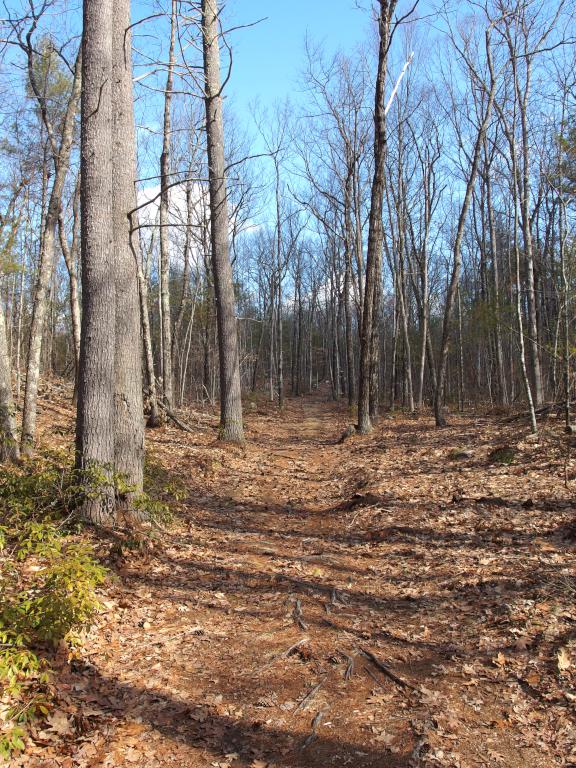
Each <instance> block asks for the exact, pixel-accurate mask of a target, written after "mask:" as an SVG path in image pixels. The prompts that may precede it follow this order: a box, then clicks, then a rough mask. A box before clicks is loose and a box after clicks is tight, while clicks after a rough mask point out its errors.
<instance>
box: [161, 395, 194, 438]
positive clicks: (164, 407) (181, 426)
mask: <svg viewBox="0 0 576 768" xmlns="http://www.w3.org/2000/svg"><path fill="white" fill-rule="evenodd" d="M157 405H158V406H159V407H160V408H161V409H162V410H163V411H164V413H165V414H166V416H167V417H168V418H169V419H170V420H171V421H173V422H174V424H176V426H177V427H178V428H179V429H182V430H183V431H184V432H190V433H191V434H195V432H196V430H194V429H192V427H191V426H189V425H188V424H186V423H185V422H184V421H182V419H180V418H178V416H176V414H175V413H174V411H171V410H170V408H168V406H167V405H165V404H164V403H163V402H162V401H161V400H158V403H157Z"/></svg>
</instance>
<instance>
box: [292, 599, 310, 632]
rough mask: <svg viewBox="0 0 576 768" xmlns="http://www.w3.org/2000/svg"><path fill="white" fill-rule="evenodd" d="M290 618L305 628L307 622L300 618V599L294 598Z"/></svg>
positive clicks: (306, 627) (301, 627)
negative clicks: (294, 601)
mask: <svg viewBox="0 0 576 768" xmlns="http://www.w3.org/2000/svg"><path fill="white" fill-rule="evenodd" d="M292 618H293V619H294V621H295V622H296V624H298V626H299V627H300V629H304V630H307V629H308V624H306V622H305V621H304V619H303V618H302V603H301V602H300V600H296V603H295V604H294V610H293V611H292Z"/></svg>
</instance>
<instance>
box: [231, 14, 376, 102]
mask: <svg viewBox="0 0 576 768" xmlns="http://www.w3.org/2000/svg"><path fill="white" fill-rule="evenodd" d="M361 5H363V6H364V10H361V9H359V8H358V7H357V5H356V2H355V0H228V3H227V7H226V13H227V17H228V18H229V19H230V22H231V23H232V24H234V25H236V24H248V23H251V22H254V21H257V20H258V19H261V18H263V17H266V20H265V21H262V22H261V23H260V24H258V25H256V26H255V27H250V28H248V29H242V30H238V31H236V32H234V33H233V35H231V36H230V41H231V43H232V46H233V50H234V70H233V73H232V79H231V81H230V83H229V85H228V89H227V94H228V97H229V98H230V99H231V100H232V102H233V105H234V110H235V112H238V113H240V114H241V115H243V116H244V117H248V116H249V111H250V105H251V104H252V103H254V102H255V101H257V100H258V101H260V103H261V104H262V106H267V107H269V106H271V105H273V104H274V102H276V101H284V100H285V98H286V97H287V96H292V95H293V94H294V92H295V90H296V89H297V88H298V78H299V74H300V72H301V70H302V67H303V64H304V39H305V37H306V35H308V37H309V38H310V40H311V41H312V42H313V43H316V44H317V43H322V44H323V45H324V46H325V48H326V51H327V52H334V51H336V50H337V49H339V48H342V49H344V50H346V51H347V52H352V51H353V50H354V48H355V46H356V45H357V44H358V43H361V42H363V41H366V40H368V34H369V29H370V10H369V9H370V5H371V3H370V2H369V0H368V1H367V0H364V2H362V3H361Z"/></svg>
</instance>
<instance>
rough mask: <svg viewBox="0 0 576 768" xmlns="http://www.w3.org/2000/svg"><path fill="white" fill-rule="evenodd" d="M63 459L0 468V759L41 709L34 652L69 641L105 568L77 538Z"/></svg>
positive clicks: (86, 619)
mask: <svg viewBox="0 0 576 768" xmlns="http://www.w3.org/2000/svg"><path fill="white" fill-rule="evenodd" d="M70 464H71V462H70V458H69V457H68V456H66V455H64V454H57V453H47V454H44V455H43V456H42V457H40V458H39V459H38V460H37V461H34V462H31V463H30V464H28V465H25V466H23V467H18V468H14V467H10V468H6V467H0V757H1V758H5V759H8V758H9V757H10V755H11V754H12V753H13V752H15V751H19V750H22V749H23V748H24V744H25V738H26V728H27V724H28V723H29V722H30V721H31V720H32V719H34V718H36V717H41V716H43V715H46V714H48V712H49V707H50V698H51V697H50V688H49V685H48V683H49V677H50V667H49V664H48V663H47V661H46V660H45V659H43V658H42V656H41V649H42V648H45V649H46V648H48V647H49V646H51V645H55V644H58V643H59V642H61V641H63V640H68V639H71V638H73V636H74V633H75V632H77V631H78V630H80V629H82V627H84V626H86V625H87V624H89V623H90V621H91V619H92V618H93V616H94V614H95V613H96V611H97V610H98V608H99V602H98V599H97V595H96V588H97V587H98V585H99V584H101V583H102V582H103V581H104V578H105V575H106V572H105V569H104V568H103V567H102V565H100V563H99V562H98V561H97V559H96V558H95V556H94V552H93V548H92V547H91V546H90V545H89V544H87V543H83V542H80V541H78V540H77V537H75V535H74V534H75V533H76V532H77V522H76V519H75V515H74V511H75V509H76V507H77V504H78V498H79V490H80V489H79V487H78V483H77V477H76V473H75V472H74V471H73V470H71V469H67V468H66V466H67V465H68V466H69V465H70Z"/></svg>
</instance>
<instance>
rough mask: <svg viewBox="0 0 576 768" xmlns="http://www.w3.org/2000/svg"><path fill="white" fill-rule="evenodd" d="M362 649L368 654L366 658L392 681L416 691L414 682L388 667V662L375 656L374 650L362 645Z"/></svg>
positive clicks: (365, 654)
mask: <svg viewBox="0 0 576 768" xmlns="http://www.w3.org/2000/svg"><path fill="white" fill-rule="evenodd" d="M360 651H361V652H362V653H363V654H364V656H366V658H368V659H370V661H371V662H372V664H374V666H375V667H376V668H377V669H379V670H380V672H382V673H383V674H384V675H386V677H387V678H389V679H390V680H392V682H394V683H396V685H399V686H400V688H408V689H409V690H411V691H415V690H416V687H415V686H413V685H412V683H409V682H408V681H407V680H403V679H402V678H401V677H398V675H397V674H396V673H395V672H393V671H392V670H391V669H390V667H388V666H387V665H386V664H384V662H383V661H380V659H379V658H378V657H377V656H374V654H373V653H372V651H369V650H367V649H366V648H362V647H361V646H360Z"/></svg>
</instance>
